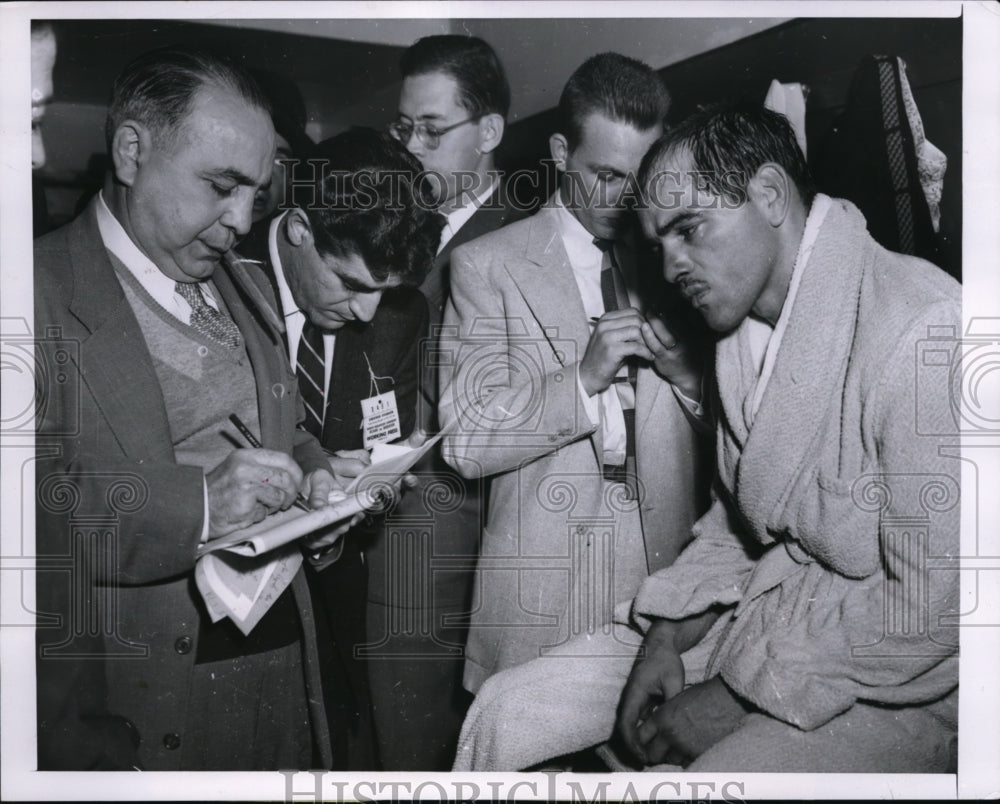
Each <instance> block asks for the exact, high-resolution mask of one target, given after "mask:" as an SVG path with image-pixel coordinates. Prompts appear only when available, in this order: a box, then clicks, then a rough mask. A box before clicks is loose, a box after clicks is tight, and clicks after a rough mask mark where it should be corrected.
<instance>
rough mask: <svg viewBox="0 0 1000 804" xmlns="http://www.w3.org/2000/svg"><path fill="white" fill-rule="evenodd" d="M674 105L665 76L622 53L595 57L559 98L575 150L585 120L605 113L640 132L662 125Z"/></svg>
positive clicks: (565, 131)
mask: <svg viewBox="0 0 1000 804" xmlns="http://www.w3.org/2000/svg"><path fill="white" fill-rule="evenodd" d="M669 108H670V94H669V93H668V92H667V88H666V86H664V84H663V79H661V78H660V76H659V75H658V74H657V73H656V72H655V71H654V70H653V69H652V68H651V67H650V66H649V65H648V64H644V63H643V62H641V61H638V60H637V59H632V58H629V57H628V56H623V55H621V54H620V53H599V54H597V55H596V56H591V57H590V58H589V59H587V60H586V61H585V62H584V63H583V64H581V65H580V66H579V67H578V68H577V69H576V72H574V73H573V75H571V76H570V79H569V81H567V82H566V86H565V87H563V91H562V95H561V96H560V97H559V132H560V133H561V134H562V135H563V136H564V137H565V138H566V142H567V144H568V145H569V149H570V150H571V151H572V150H574V149H575V148H576V146H577V145H579V143H580V140H581V139H582V137H583V123H584V120H586V118H587V117H588V115H591V114H595V113H598V114H602V115H604V116H605V117H607V118H608V119H610V120H616V121H624V122H626V123H629V124H630V125H632V126H633V127H634V128H636V129H638V130H639V131H648V130H649V129H651V128H652V127H653V126H655V125H657V124H658V123H660V124H662V123H663V120H664V118H665V117H666V116H667V110H668V109H669Z"/></svg>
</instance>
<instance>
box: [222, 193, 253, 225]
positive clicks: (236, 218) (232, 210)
mask: <svg viewBox="0 0 1000 804" xmlns="http://www.w3.org/2000/svg"><path fill="white" fill-rule="evenodd" d="M256 195H257V192H256V189H255V188H253V187H241V188H240V189H239V191H237V192H235V193H233V197H232V198H231V199H230V200H229V203H228V204H227V206H226V210H225V212H223V213H222V217H221V218H220V219H219V220H220V222H221V223H222V225H223V226H225V227H226V228H227V229H232V230H233V231H234V232H236V236H237V237H243V236H244V235H245V234H246V233H247V232H249V231H250V226H251V224H252V223H253V200H254V198H255V197H256Z"/></svg>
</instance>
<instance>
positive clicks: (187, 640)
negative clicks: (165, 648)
mask: <svg viewBox="0 0 1000 804" xmlns="http://www.w3.org/2000/svg"><path fill="white" fill-rule="evenodd" d="M174 650H175V651H177V652H178V653H180V654H181V655H183V654H185V653H190V652H191V637H189V636H182V637H177V641H176V642H174Z"/></svg>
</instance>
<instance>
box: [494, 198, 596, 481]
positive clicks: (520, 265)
mask: <svg viewBox="0 0 1000 804" xmlns="http://www.w3.org/2000/svg"><path fill="white" fill-rule="evenodd" d="M555 214H556V213H555V210H553V209H551V208H549V207H543V208H542V209H540V210H539V211H538V212H537V213H536V214H535V215H534V216H533V217H532V218H531V219H530V228H529V230H528V236H527V237H526V238H525V247H524V251H523V252H522V253H520V254H515V255H514V256H512V257H510V258H508V259H506V260H505V261H504V267H505V268H506V270H507V273H508V274H509V275H510V277H511V279H512V280H513V282H514V285H515V287H517V289H518V292H519V293H520V294H521V298H522V299H523V300H524V303H525V304H526V305H527V307H528V309H529V310H530V311H531V314H532V317H533V318H534V319H535V321H536V322H537V324H538V327H539V328H540V329H541V331H542V333H543V335H544V336H545V338H546V340H547V341H548V343H549V345H550V346H551V347H552V351H553V354H554V355H555V358H556V360H557V361H558V362H559V363H560V364H562V365H568V364H570V363H573V362H575V361H579V360H582V359H583V354H584V352H585V351H586V349H587V343H588V342H589V340H590V326H589V324H588V322H587V314H586V312H585V311H584V309H583V300H582V299H581V298H580V288H579V287H578V286H577V284H576V279H575V278H574V276H573V268H572V267H571V266H570V264H569V257H568V256H567V255H566V249H565V248H564V247H563V243H562V238H561V237H560V236H559V230H558V228H557V227H556V223H555V220H554V215H555ZM509 326H510V324H509V323H508V327H509ZM525 334H526V333H525ZM567 340H569V341H573V343H574V344H575V347H576V354H569V353H568V352H567V349H566V341H567ZM590 442H591V445H592V446H593V448H594V455H595V457H596V459H597V462H598V464H600V462H601V456H602V454H603V451H604V446H603V444H604V441H603V431H602V428H600V427H598V428H596V429H595V430H594V432H593V433H592V434H591V435H590Z"/></svg>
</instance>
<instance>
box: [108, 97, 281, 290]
mask: <svg viewBox="0 0 1000 804" xmlns="http://www.w3.org/2000/svg"><path fill="white" fill-rule="evenodd" d="M274 149H275V134H274V127H273V125H272V124H271V119H270V116H269V115H268V114H267V113H266V112H265V111H263V110H262V109H259V108H257V107H255V106H252V105H251V104H249V103H248V102H247V101H246V100H244V99H243V98H241V97H240V96H239V95H237V94H236V93H234V92H233V91H232V90H230V89H227V88H224V87H220V86H215V85H212V84H208V85H205V86H202V87H201V88H200V89H199V90H198V91H197V92H196V93H195V95H194V97H193V98H192V101H191V108H190V109H189V111H188V114H187V116H186V117H185V118H184V119H183V120H182V121H181V123H180V124H179V125H178V126H177V127H176V128H175V129H174V130H173V131H172V132H161V133H160V135H159V136H157V132H154V131H151V130H150V129H149V128H148V127H146V126H145V125H143V124H141V123H136V122H135V121H128V120H126V121H123V122H122V124H121V125H120V126H119V127H118V131H117V132H116V133H115V141H114V151H115V154H114V159H115V173H116V177H117V178H118V180H119V181H120V182H121V183H122V184H125V185H126V187H127V191H126V194H125V207H126V208H125V210H124V211H123V213H122V214H123V217H124V218H125V219H124V220H122V224H123V226H124V227H125V229H126V231H128V233H129V235H130V236H131V237H132V240H133V241H134V242H135V243H136V245H137V246H138V247H139V248H140V249H141V250H142V251H143V252H144V253H145V254H146V255H147V256H148V257H149V258H150V259H151V260H152V261H153V263H154V264H155V265H156V266H157V267H158V268H159V269H160V270H161V271H162V272H163V273H164V274H166V275H167V276H169V277H170V278H171V279H175V280H178V281H182V282H191V281H197V280H201V279H205V278H207V277H208V276H211V274H212V272H213V271H214V270H215V268H216V266H217V265H218V264H219V261H220V259H221V258H222V255H223V254H225V253H226V252H227V251H228V250H229V249H231V248H232V247H233V246H234V245H236V242H237V241H238V240H239V239H240V238H241V237H243V236H244V235H245V234H246V233H247V232H248V231H249V230H250V224H251V216H252V211H253V201H254V196H255V195H256V193H257V191H258V189H260V188H261V187H262V186H263V185H265V184H267V182H268V181H269V180H270V178H271V166H272V162H273V159H274Z"/></svg>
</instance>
